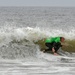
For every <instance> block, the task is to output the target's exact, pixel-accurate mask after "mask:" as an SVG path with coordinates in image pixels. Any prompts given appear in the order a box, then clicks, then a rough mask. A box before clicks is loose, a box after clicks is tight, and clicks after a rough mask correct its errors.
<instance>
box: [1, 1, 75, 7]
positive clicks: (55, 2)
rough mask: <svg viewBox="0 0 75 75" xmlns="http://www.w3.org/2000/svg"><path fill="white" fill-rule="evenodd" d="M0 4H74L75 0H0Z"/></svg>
mask: <svg viewBox="0 0 75 75" xmlns="http://www.w3.org/2000/svg"><path fill="white" fill-rule="evenodd" d="M0 6H74V7H75V0H0Z"/></svg>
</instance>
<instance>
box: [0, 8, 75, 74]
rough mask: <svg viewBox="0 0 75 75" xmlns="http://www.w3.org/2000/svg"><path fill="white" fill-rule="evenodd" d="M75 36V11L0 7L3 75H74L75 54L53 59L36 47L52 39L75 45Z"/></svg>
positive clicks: (67, 53)
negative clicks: (43, 41) (56, 38)
mask: <svg viewBox="0 0 75 75" xmlns="http://www.w3.org/2000/svg"><path fill="white" fill-rule="evenodd" d="M74 33H75V8H73V7H72V8H59V7H58V8H56V7H0V74H1V75H50V74H51V75H63V74H65V75H75V53H74V52H73V53H71V54H70V53H69V52H64V53H63V52H62V51H61V50H60V53H61V54H63V56H54V55H51V54H48V53H43V52H41V51H40V48H39V46H38V45H36V44H35V43H34V42H38V41H39V40H42V39H44V38H47V37H53V36H64V37H65V38H66V39H68V40H72V41H73V40H75V34H74ZM73 43H74V42H73ZM72 45H73V46H74V44H72Z"/></svg>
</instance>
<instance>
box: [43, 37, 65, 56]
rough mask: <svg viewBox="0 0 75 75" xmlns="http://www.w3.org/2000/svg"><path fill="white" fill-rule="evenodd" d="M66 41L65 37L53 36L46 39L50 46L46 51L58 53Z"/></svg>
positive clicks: (46, 43)
mask: <svg viewBox="0 0 75 75" xmlns="http://www.w3.org/2000/svg"><path fill="white" fill-rule="evenodd" d="M64 41H65V38H64V37H52V38H47V39H46V40H45V45H46V46H47V47H48V49H46V50H45V51H44V52H47V51H50V50H51V51H52V52H53V54H54V55H58V53H57V51H58V49H59V48H60V47H62V43H63V42H64Z"/></svg>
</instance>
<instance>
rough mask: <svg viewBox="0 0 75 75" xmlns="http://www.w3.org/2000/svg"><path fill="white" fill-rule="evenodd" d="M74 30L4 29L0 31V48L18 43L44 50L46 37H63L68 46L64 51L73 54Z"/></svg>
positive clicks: (74, 44)
mask: <svg viewBox="0 0 75 75" xmlns="http://www.w3.org/2000/svg"><path fill="white" fill-rule="evenodd" d="M74 32H75V30H71V31H70V32H68V33H67V31H63V30H61V29H60V30H57V29H56V30H54V29H50V30H48V29H44V28H39V27H35V28H32V27H26V28H23V27H22V28H17V27H14V28H13V27H5V28H1V29H0V47H1V46H4V45H7V44H9V43H19V44H22V43H24V44H26V43H27V42H29V43H31V44H32V43H34V44H38V45H40V47H41V48H43V49H44V48H45V45H44V43H45V39H46V38H48V37H55V36H63V37H65V38H66V43H68V44H69V46H68V47H64V48H63V49H64V50H67V51H70V52H73V51H75V38H74V36H75V34H74Z"/></svg>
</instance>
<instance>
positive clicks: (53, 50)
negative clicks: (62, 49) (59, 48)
mask: <svg viewBox="0 0 75 75" xmlns="http://www.w3.org/2000/svg"><path fill="white" fill-rule="evenodd" d="M52 52H53V54H54V55H58V54H57V53H56V52H55V49H54V47H53V48H52Z"/></svg>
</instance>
